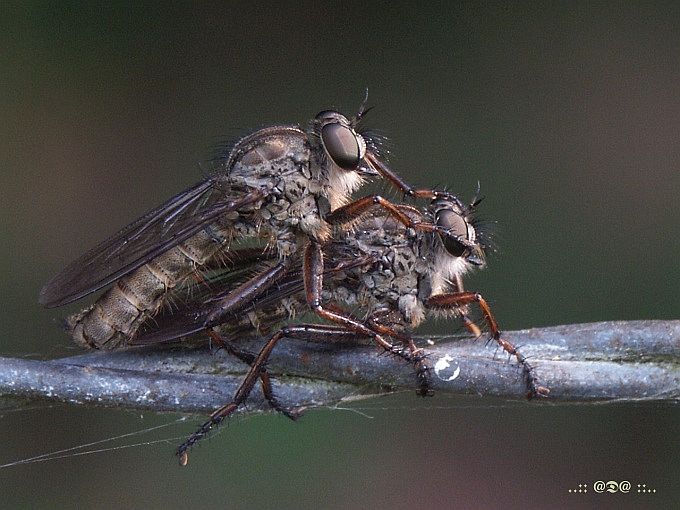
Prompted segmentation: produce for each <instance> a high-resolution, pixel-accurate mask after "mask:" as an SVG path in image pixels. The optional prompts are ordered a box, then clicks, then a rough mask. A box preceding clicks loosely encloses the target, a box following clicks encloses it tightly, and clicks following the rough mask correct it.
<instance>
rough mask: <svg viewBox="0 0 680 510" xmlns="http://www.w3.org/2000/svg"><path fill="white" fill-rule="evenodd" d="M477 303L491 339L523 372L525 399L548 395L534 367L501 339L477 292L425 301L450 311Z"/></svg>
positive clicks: (510, 344) (432, 305)
mask: <svg viewBox="0 0 680 510" xmlns="http://www.w3.org/2000/svg"><path fill="white" fill-rule="evenodd" d="M472 303H477V304H478V305H479V308H480V309H481V310H482V313H483V314H484V319H485V320H486V323H487V324H488V326H489V329H490V331H491V336H492V338H493V339H494V340H495V341H496V342H497V343H498V345H500V346H501V347H502V348H503V350H504V351H505V352H507V353H508V354H510V355H511V356H514V357H515V359H517V361H518V363H519V364H520V365H522V368H523V371H524V378H525V381H526V384H527V388H528V393H527V398H529V399H531V398H533V397H536V396H540V397H545V396H547V395H548V393H550V390H549V389H548V388H546V387H544V386H540V385H539V384H538V379H537V378H536V376H535V375H534V367H533V366H532V365H531V363H529V361H527V359H526V357H525V356H524V355H523V354H522V353H520V352H519V351H518V350H517V348H516V347H515V346H514V345H513V344H512V343H510V342H508V341H507V340H505V339H504V338H501V331H500V329H499V328H498V323H497V322H496V319H495V317H494V316H493V314H492V313H491V308H490V307H489V305H488V303H487V302H486V300H485V299H484V298H483V297H482V295H481V294H479V293H477V292H455V293H452V294H439V295H436V296H431V297H429V298H428V299H427V301H426V305H427V306H428V307H432V308H442V309H451V308H458V307H460V306H465V305H468V304H472Z"/></svg>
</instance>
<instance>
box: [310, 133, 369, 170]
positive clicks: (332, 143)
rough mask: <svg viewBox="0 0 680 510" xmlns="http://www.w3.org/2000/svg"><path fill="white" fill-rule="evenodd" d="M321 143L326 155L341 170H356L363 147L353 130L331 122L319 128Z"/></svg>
mask: <svg viewBox="0 0 680 510" xmlns="http://www.w3.org/2000/svg"><path fill="white" fill-rule="evenodd" d="M321 142H322V143H323V146H324V149H325V150H326V154H328V157H330V158H331V159H332V160H333V163H335V164H336V165H337V166H339V167H340V168H342V169H343V170H356V169H357V168H358V167H359V162H360V161H361V158H362V157H363V156H364V155H363V152H364V150H365V149H363V150H362V148H363V147H364V146H363V145H362V144H361V143H360V140H359V135H357V134H356V133H355V132H354V130H353V129H352V128H351V127H349V126H344V125H343V124H341V123H339V122H331V123H328V124H326V125H325V126H324V127H322V128H321Z"/></svg>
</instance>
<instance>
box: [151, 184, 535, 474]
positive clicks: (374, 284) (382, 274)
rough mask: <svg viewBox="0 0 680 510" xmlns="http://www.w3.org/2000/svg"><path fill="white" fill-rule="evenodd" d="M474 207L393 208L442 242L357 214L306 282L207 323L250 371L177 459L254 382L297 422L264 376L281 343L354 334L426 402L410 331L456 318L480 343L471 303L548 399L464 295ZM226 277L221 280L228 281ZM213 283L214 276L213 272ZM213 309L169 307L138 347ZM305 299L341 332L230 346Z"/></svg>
mask: <svg viewBox="0 0 680 510" xmlns="http://www.w3.org/2000/svg"><path fill="white" fill-rule="evenodd" d="M477 203H478V201H477V200H474V201H473V203H472V204H471V205H465V204H463V203H462V202H461V201H460V200H458V199H457V198H456V197H454V196H452V195H449V196H447V197H446V198H444V197H439V198H436V199H435V200H433V201H432V202H431V204H430V206H429V208H428V209H427V210H426V211H424V212H421V211H419V210H418V209H415V208H412V207H409V206H404V205H400V206H397V208H398V209H399V211H400V213H402V214H404V215H406V216H408V217H409V218H410V219H411V220H412V221H414V222H417V223H429V224H433V225H436V226H438V227H441V228H442V229H444V230H445V231H446V232H448V235H446V236H442V235H441V234H440V233H439V232H437V231H434V230H433V231H430V232H424V231H422V230H414V229H411V228H408V227H405V226H404V222H403V221H399V219H397V218H395V216H393V215H386V213H385V212H384V211H374V212H373V213H372V214H368V215H365V217H363V218H362V219H361V221H359V222H358V223H356V224H355V225H354V230H352V231H347V230H346V229H343V230H340V229H338V230H336V232H335V233H334V235H333V237H332V238H331V239H330V240H329V241H328V242H327V243H326V244H325V245H324V250H323V253H322V255H323V256H325V257H326V258H327V259H328V260H330V261H331V263H330V264H328V265H326V266H325V267H324V266H323V265H316V266H315V267H314V268H313V269H312V270H310V271H308V272H307V274H311V275H312V276H311V277H306V276H305V275H304V274H303V275H301V274H300V273H299V272H298V273H297V274H295V273H292V272H291V273H289V274H288V275H287V276H286V277H285V278H283V279H281V280H280V281H279V282H278V283H277V285H276V287H272V288H270V289H269V290H268V291H267V292H265V293H263V294H262V295H261V296H260V297H259V298H258V299H256V300H254V301H253V302H251V303H248V304H247V305H246V306H243V307H241V308H240V309H239V310H238V314H234V315H232V316H231V318H229V319H228V320H227V319H226V318H223V319H224V320H222V322H220V323H219V324H218V323H215V324H210V325H211V326H216V328H215V329H213V330H211V331H209V334H210V336H211V337H212V338H213V339H214V340H215V341H216V342H217V343H218V344H220V345H223V346H225V347H226V348H227V349H228V350H229V352H231V353H232V354H235V355H236V356H238V357H239V358H241V359H242V360H243V361H245V362H247V363H249V364H250V365H251V369H250V370H249V372H248V374H247V375H246V377H245V379H244V381H243V383H242V385H241V387H240V388H239V390H238V391H237V393H236V396H235V398H234V400H233V401H232V402H230V403H229V404H227V405H226V406H223V407H222V408H220V409H218V410H217V411H215V413H213V415H212V416H211V418H210V420H209V421H208V422H206V423H205V424H204V425H203V426H202V427H201V428H200V429H199V430H198V431H197V432H196V433H194V434H193V435H192V436H190V437H189V439H188V440H187V441H186V442H185V443H184V444H182V445H181V446H180V448H179V449H178V454H179V455H180V458H181V459H183V461H186V458H187V457H186V454H187V449H188V448H190V447H191V446H192V445H193V444H195V443H196V442H197V441H199V440H200V439H201V438H202V437H203V436H205V435H206V434H207V433H208V432H209V431H210V430H211V428H212V427H214V426H215V425H216V424H218V423H219V422H220V421H221V420H223V419H224V418H225V417H226V416H228V415H229V414H231V413H232V412H234V411H235V410H236V409H237V408H238V406H239V405H240V404H241V403H242V402H243V401H244V400H245V399H246V398H247V396H248V395H249V393H250V392H251V390H252V388H253V386H254V384H255V383H256V382H257V380H258V379H260V380H261V382H262V387H263V389H264V391H265V397H266V398H267V399H268V400H269V402H270V403H271V404H272V406H273V407H274V408H275V409H277V410H279V411H282V412H284V413H285V414H286V415H288V416H289V417H292V418H296V417H297V413H296V412H295V411H291V410H287V409H285V408H283V407H282V406H281V405H280V403H279V402H278V401H277V400H276V399H275V397H274V395H273V393H272V390H271V384H270V382H269V376H268V375H267V372H266V361H267V359H268V357H269V355H270V353H271V352H272V349H273V348H274V346H275V344H276V342H278V341H279V340H280V339H281V338H284V337H287V338H299V339H304V340H311V341H315V342H338V341H347V340H351V339H356V336H357V334H358V335H362V336H365V337H367V338H370V339H373V340H374V341H375V342H376V343H377V344H378V345H380V346H381V347H382V348H384V349H385V350H387V351H388V352H391V353H394V354H397V355H399V356H400V357H402V358H404V359H405V360H406V361H408V362H410V363H411V364H412V365H414V366H415V368H416V374H417V378H418V393H419V394H420V395H429V394H430V393H431V390H430V387H429V366H428V363H427V359H426V356H425V354H424V352H423V351H422V350H421V349H419V348H418V347H417V346H416V344H415V343H414V341H413V339H412V337H411V335H410V332H411V331H412V330H413V329H414V328H415V327H417V326H418V325H420V324H421V323H422V322H423V321H424V320H425V319H426V317H427V316H428V315H429V316H434V317H437V316H439V317H441V316H443V317H459V318H460V319H461V320H462V322H463V325H464V326H465V327H466V328H467V329H468V330H469V331H470V332H472V333H473V334H475V335H476V336H479V335H480V334H481V332H480V330H479V328H478V327H477V326H476V325H475V324H474V322H473V321H472V320H471V319H470V318H469V316H468V307H469V306H470V305H474V304H476V305H477V306H479V308H480V309H481V312H482V314H483V316H484V319H485V321H486V324H487V327H488V329H489V332H490V335H491V338H492V339H493V340H495V341H496V342H497V343H498V344H499V345H500V346H501V347H502V348H503V349H504V350H505V351H506V352H507V353H509V354H510V355H512V356H514V357H515V358H516V360H517V361H518V362H519V364H520V365H521V366H522V370H523V375H524V379H525V382H526V385H527V396H528V397H530V398H531V397H534V396H537V395H538V396H545V395H547V393H548V390H547V388H544V387H543V386H541V385H540V384H539V383H538V381H537V379H536V376H535V374H534V370H533V367H532V366H531V364H530V363H529V362H528V361H527V359H526V358H525V357H524V355H522V354H521V353H520V352H519V351H518V350H517V349H516V348H515V346H514V345H513V344H512V343H510V342H509V341H507V340H505V339H504V338H503V337H502V335H501V332H500V330H499V328H498V325H497V323H496V320H495V318H494V316H493V314H492V312H491V309H490V307H489V305H488V304H487V302H486V300H485V299H484V298H483V297H482V296H481V295H480V294H479V293H476V292H466V291H465V290H464V287H463V281H462V277H463V275H464V274H465V273H467V272H468V271H470V270H472V269H474V268H481V267H484V265H485V263H486V262H485V260H486V257H485V252H486V250H487V249H488V247H489V241H488V238H487V237H486V236H485V232H484V230H483V229H482V228H481V227H480V224H479V223H478V222H477V221H476V220H475V217H474V214H473V213H474V208H475V206H476V205H477ZM306 257H308V254H307V255H306ZM242 258H243V257H242ZM256 259H257V263H258V264H259V263H263V257H262V255H257V256H256ZM234 274H235V273H233V272H232V273H229V276H230V277H231V276H233V275H234ZM301 276H302V277H301ZM214 278H215V279H219V275H215V276H214ZM324 282H325V283H324ZM310 295H311V299H310ZM211 302H212V300H211V298H210V292H209V291H206V292H204V293H203V294H202V295H197V296H193V297H192V298H191V300H189V303H188V304H187V307H188V309H187V310H185V311H183V312H182V313H178V312H177V311H176V310H175V311H174V312H173V313H172V314H171V315H170V316H168V317H167V318H164V317H163V316H161V317H159V318H158V321H157V322H156V323H155V324H153V325H150V327H151V328H152V329H156V328H157V331H156V332H155V333H149V334H147V335H142V336H141V337H140V339H139V340H140V342H141V343H153V342H157V341H163V340H166V339H169V338H174V337H177V336H179V335H181V334H183V333H186V332H191V331H192V324H193V323H194V321H193V320H191V319H190V318H189V317H190V316H191V308H192V307H194V308H199V309H201V310H202V311H200V312H197V313H206V311H205V308H206V307H208V308H209V307H210V306H211ZM309 302H322V303H323V304H322V305H321V306H322V307H323V308H324V309H325V310H327V311H329V313H332V314H333V315H334V316H335V317H336V318H337V317H342V318H343V319H342V320H341V321H338V320H334V322H336V323H337V324H340V325H341V327H337V326H330V325H323V324H302V325H291V326H286V327H284V328H282V329H280V330H279V331H277V332H275V333H274V334H273V335H271V336H270V338H269V339H268V341H267V342H266V344H265V346H264V347H263V348H262V350H261V351H260V353H259V354H258V355H253V354H249V353H244V352H242V351H240V350H239V349H238V348H237V347H235V346H234V345H233V344H232V343H231V342H230V341H229V340H228V339H229V338H233V337H234V336H235V335H237V334H242V333H243V332H246V331H248V330H250V331H252V330H253V328H256V329H257V330H258V331H260V332H261V331H262V330H268V329H271V328H273V327H276V324H277V323H278V322H279V321H283V320H285V319H287V318H288V317H289V316H291V315H295V314H297V313H301V312H304V311H305V310H306V309H307V303H309ZM340 307H352V308H359V309H360V310H361V312H362V314H363V316H362V317H361V318H359V319H356V318H353V317H352V316H351V315H350V314H347V313H345V312H344V311H343V310H342V308H340ZM208 313H209V312H208ZM182 317H184V319H182ZM166 319H167V320H166ZM386 339H394V340H396V341H397V342H398V343H400V344H401V345H393V344H392V343H391V342H390V341H389V340H386Z"/></svg>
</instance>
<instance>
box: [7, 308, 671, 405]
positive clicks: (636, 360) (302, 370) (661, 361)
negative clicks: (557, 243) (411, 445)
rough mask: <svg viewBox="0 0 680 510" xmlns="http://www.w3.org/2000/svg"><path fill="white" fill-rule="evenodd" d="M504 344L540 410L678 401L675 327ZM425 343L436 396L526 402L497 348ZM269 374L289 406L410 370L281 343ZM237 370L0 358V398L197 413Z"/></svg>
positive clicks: (577, 330)
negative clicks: (526, 364) (517, 355)
mask: <svg viewBox="0 0 680 510" xmlns="http://www.w3.org/2000/svg"><path fill="white" fill-rule="evenodd" d="M504 337H505V338H507V339H508V340H510V341H512V342H513V343H515V345H517V346H520V347H521V351H522V352H523V353H524V354H525V355H526V356H527V357H528V358H529V359H530V362H531V363H532V364H533V365H534V367H535V369H536V374H537V376H538V378H539V381H540V383H541V384H543V385H546V386H548V387H549V388H550V389H551V392H550V396H549V397H548V398H546V399H541V400H543V401H546V402H564V401H576V402H587V401H607V400H623V401H630V400H639V399H645V400H665V401H676V402H677V401H679V400H680V321H631V322H601V323H594V324H573V325H566V326H557V327H550V328H537V329H528V330H521V331H512V332H507V333H506V334H504ZM435 340H436V342H435V344H434V345H431V346H425V349H426V351H427V352H428V353H429V359H430V362H431V363H432V365H433V366H435V367H438V368H437V369H435V370H434V371H433V378H432V379H433V389H434V390H435V392H438V393H449V394H477V395H485V396H486V395H489V396H500V397H504V398H509V399H518V400H519V399H523V398H524V394H525V389H524V385H523V380H522V376H521V371H520V369H519V367H518V366H517V364H516V363H513V362H512V361H509V360H508V358H507V356H505V355H503V354H502V353H501V352H500V351H497V349H496V348H495V344H493V343H492V344H488V345H487V344H486V342H484V341H483V340H472V339H470V338H460V337H457V338H456V337H436V338H435ZM261 345H262V341H261V340H258V339H244V340H243V342H242V343H241V342H239V346H242V347H243V348H244V349H249V350H251V351H255V352H257V350H259V348H260V346H261ZM446 363H448V364H449V366H448V367H446V366H445V365H446ZM268 367H269V371H270V373H271V374H272V375H273V376H274V377H273V381H274V382H273V383H274V389H275V392H276V394H277V397H278V398H279V400H280V401H281V402H284V403H285V404H286V405H287V406H291V407H297V406H320V405H322V406H329V405H335V404H337V403H338V402H340V401H342V400H344V399H348V398H352V397H359V396H368V395H375V394H381V393H386V392H389V391H395V390H400V389H415V376H414V373H413V369H412V368H411V367H410V366H408V365H407V364H406V363H404V361H403V360H400V359H397V358H395V357H393V356H390V355H387V354H382V355H378V352H377V350H376V348H375V347H373V346H351V347H348V346H339V345H328V344H315V343H306V342H299V341H293V340H287V341H286V340H284V341H282V342H280V343H279V344H278V345H277V347H276V349H275V350H274V353H273V355H272V357H271V359H270V362H269V364H268ZM247 368H248V367H247V365H244V364H243V363H241V362H239V361H236V360H234V358H233V357H231V356H229V355H228V354H227V353H225V352H224V351H217V352H212V353H211V352H209V351H208V349H207V347H206V345H205V343H204V344H203V345H200V346H187V345H173V346H164V347H162V348H158V347H157V348H153V349H152V348H141V349H130V350H127V351H121V352H92V353H88V354H84V355H80V356H73V357H69V358H62V359H56V360H50V361H35V360H22V359H11V358H0V397H17V398H24V399H26V398H28V399H31V400H33V399H46V400H57V401H63V402H70V403H90V404H95V405H105V406H120V407H125V408H134V409H151V410H155V411H176V412H202V413H207V412H210V411H212V410H214V409H215V408H217V407H219V406H220V405H222V404H224V403H226V402H229V401H230V400H231V399H232V396H233V394H234V392H235V391H236V388H237V387H238V384H239V383H240V381H241V378H242V377H243V374H244V373H245V371H246V370H247ZM457 369H459V370H457ZM282 374H285V375H282ZM454 376H455V377H454ZM480 402H481V400H480ZM266 408H267V404H266V402H264V400H263V398H262V396H261V392H260V391H259V390H256V391H253V394H252V395H251V397H250V399H249V400H248V411H254V410H261V409H266Z"/></svg>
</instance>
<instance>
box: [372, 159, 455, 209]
mask: <svg viewBox="0 0 680 510" xmlns="http://www.w3.org/2000/svg"><path fill="white" fill-rule="evenodd" d="M366 161H367V163H368V164H369V165H370V166H371V167H372V168H373V169H374V170H375V171H376V172H378V173H379V174H380V175H381V176H382V177H383V178H384V179H387V180H388V181H389V182H390V183H391V184H392V185H393V186H394V187H395V188H397V189H398V190H399V191H401V192H402V193H403V194H404V195H405V196H407V197H409V198H424V199H429V200H432V199H435V198H455V197H454V195H452V194H451V193H449V192H447V191H437V190H433V189H418V188H414V187H413V186H411V185H409V184H407V183H406V181H405V180H404V179H402V178H401V177H400V176H399V175H397V174H396V173H394V171H393V170H392V169H391V168H389V167H388V166H387V164H386V163H385V162H383V161H380V160H379V159H378V158H377V157H376V156H375V154H373V153H371V152H367V153H366Z"/></svg>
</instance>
